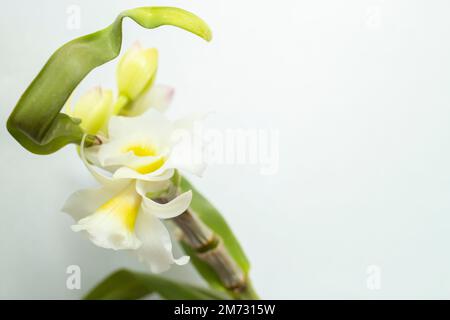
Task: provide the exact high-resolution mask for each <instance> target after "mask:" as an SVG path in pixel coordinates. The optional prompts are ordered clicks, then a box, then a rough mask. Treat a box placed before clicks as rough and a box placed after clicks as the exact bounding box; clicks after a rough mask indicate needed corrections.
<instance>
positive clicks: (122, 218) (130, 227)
mask: <svg viewBox="0 0 450 320" xmlns="http://www.w3.org/2000/svg"><path fill="white" fill-rule="evenodd" d="M135 188H136V187H135V183H134V182H133V183H130V184H129V185H128V186H127V187H126V188H124V189H123V190H121V191H120V192H119V193H118V194H116V195H114V196H113V197H112V198H110V199H109V200H107V201H106V202H105V203H103V204H102V205H101V206H99V207H98V208H97V209H96V210H95V211H94V213H93V214H91V215H89V216H87V217H85V218H83V219H81V220H80V221H78V223H77V224H76V225H74V226H72V230H74V231H76V232H78V231H86V232H88V234H89V237H90V239H91V241H92V242H94V243H95V244H96V245H98V246H99V247H103V248H107V249H114V250H120V249H137V248H139V246H140V245H141V241H140V240H139V239H138V238H137V237H136V235H135V233H134V227H135V223H136V217H137V215H138V212H139V209H140V206H141V202H142V198H141V196H140V195H139V194H137V193H136V191H135Z"/></svg>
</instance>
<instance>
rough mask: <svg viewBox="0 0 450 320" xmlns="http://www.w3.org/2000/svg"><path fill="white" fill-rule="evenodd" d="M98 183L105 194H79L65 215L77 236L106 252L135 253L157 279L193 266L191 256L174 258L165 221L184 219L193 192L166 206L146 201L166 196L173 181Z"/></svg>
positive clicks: (99, 191) (68, 203)
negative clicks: (158, 275) (156, 195)
mask: <svg viewBox="0 0 450 320" xmlns="http://www.w3.org/2000/svg"><path fill="white" fill-rule="evenodd" d="M91 170H92V169H91ZM99 177H100V178H99ZM97 178H99V180H100V181H101V182H102V186H101V187H100V188H96V189H84V190H80V191H77V192H75V193H74V194H72V195H71V196H70V197H69V199H68V200H67V201H66V203H65V205H64V207H63V209H62V210H63V211H64V212H66V213H68V214H70V215H71V216H72V217H73V218H74V219H75V220H76V221H78V222H77V224H75V225H74V226H72V230H74V231H76V232H79V231H85V232H86V233H87V235H88V237H89V239H90V240H91V241H92V242H93V243H94V244H96V245H97V246H99V247H102V248H107V249H113V250H126V249H128V250H136V253H137V255H138V257H139V259H140V260H141V261H143V262H144V263H146V264H147V265H148V266H149V267H150V269H151V271H152V272H155V273H159V272H163V271H165V270H167V269H168V268H169V267H170V265H171V264H173V263H175V264H178V265H183V264H186V263H187V262H188V261H189V257H187V256H182V257H180V258H178V259H176V258H174V256H173V254H172V242H171V239H170V235H169V232H168V231H167V229H166V227H165V225H164V224H163V223H162V222H161V220H165V219H171V218H174V217H176V216H178V215H180V214H182V213H183V212H184V211H185V210H186V209H187V208H188V207H189V204H190V202H191V199H192V193H191V191H188V192H185V193H183V194H181V195H179V196H178V197H176V198H175V199H173V200H172V201H170V202H168V203H165V204H161V203H158V202H155V201H153V200H151V199H150V198H149V197H147V195H149V194H154V193H155V192H161V191H164V190H166V189H167V188H168V187H169V186H170V181H161V182H157V183H155V182H145V181H136V180H133V179H120V180H113V179H110V178H106V177H101V176H99V175H97Z"/></svg>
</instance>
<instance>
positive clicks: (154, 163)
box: [123, 143, 166, 174]
mask: <svg viewBox="0 0 450 320" xmlns="http://www.w3.org/2000/svg"><path fill="white" fill-rule="evenodd" d="M123 152H124V153H128V152H133V153H134V154H135V155H136V156H138V157H156V158H155V159H152V160H149V162H148V163H145V164H142V163H140V164H138V165H130V166H129V167H130V168H132V169H134V170H136V171H137V172H139V173H140V174H147V173H150V172H153V171H156V170H158V169H159V168H161V167H162V165H163V164H164V162H165V161H166V159H165V158H164V157H163V156H159V157H157V156H158V152H157V149H156V148H155V147H154V146H153V145H152V144H149V143H136V144H131V145H128V146H126V147H125V148H123Z"/></svg>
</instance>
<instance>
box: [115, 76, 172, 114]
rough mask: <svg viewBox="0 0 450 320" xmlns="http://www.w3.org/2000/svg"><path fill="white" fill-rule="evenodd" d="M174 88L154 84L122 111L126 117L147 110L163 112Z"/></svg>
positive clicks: (169, 101) (170, 100) (167, 105)
mask: <svg viewBox="0 0 450 320" xmlns="http://www.w3.org/2000/svg"><path fill="white" fill-rule="evenodd" d="M174 92H175V90H174V88H173V87H170V86H166V85H161V84H159V85H155V86H153V87H152V88H151V89H150V90H149V91H147V92H146V93H145V94H143V95H141V96H140V97H139V98H138V99H137V100H136V101H135V102H134V103H133V104H132V105H131V106H130V108H127V109H126V110H123V111H122V113H123V114H124V115H126V116H128V117H136V116H139V115H142V114H143V113H145V112H146V111H147V110H149V109H150V110H151V109H155V110H158V111H160V112H164V111H166V110H167V108H168V107H169V104H170V103H171V102H172V99H173V95H174Z"/></svg>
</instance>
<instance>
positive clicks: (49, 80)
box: [7, 7, 211, 154]
mask: <svg viewBox="0 0 450 320" xmlns="http://www.w3.org/2000/svg"><path fill="white" fill-rule="evenodd" d="M125 17H129V18H131V19H132V20H134V21H135V22H136V23H138V24H139V25H141V26H142V27H144V28H147V29H153V28H156V27H159V26H162V25H172V26H176V27H179V28H182V29H184V30H187V31H189V32H192V33H194V34H196V35H198V36H199V37H201V38H203V39H205V40H207V41H209V40H211V31H210V29H209V27H208V25H207V24H206V23H205V22H204V21H203V20H201V19H200V18H199V17H197V16H196V15H194V14H192V13H190V12H188V11H185V10H182V9H178V8H173V7H142V8H135V9H131V10H126V11H124V12H122V13H121V14H119V16H118V17H117V18H116V20H115V21H114V22H113V23H112V24H111V25H110V26H108V27H106V28H105V29H103V30H100V31H97V32H95V33H91V34H88V35H86V36H83V37H80V38H77V39H74V40H72V41H70V42H68V43H66V44H65V45H63V46H62V47H61V48H59V49H58V50H56V51H55V53H53V55H52V56H51V57H50V59H49V60H48V61H47V63H46V64H45V66H44V67H43V68H42V70H41V71H40V72H39V74H38V75H37V77H36V78H35V79H34V80H33V82H32V83H31V84H30V86H29V87H28V88H27V89H26V91H25V92H24V93H23V95H22V97H21V98H20V100H19V102H18V103H17V105H16V107H15V108H14V110H13V112H12V114H11V116H10V117H9V119H8V123H7V128H8V131H9V132H10V133H11V135H12V136H13V137H14V138H15V139H16V140H17V141H18V142H19V143H20V144H21V145H22V146H23V147H24V148H26V149H27V150H29V151H31V152H33V153H37V154H49V153H52V152H55V151H57V150H59V149H60V148H62V147H63V146H65V145H66V144H68V143H79V142H80V141H81V138H82V136H83V132H82V130H81V129H80V127H79V125H78V122H77V121H76V120H74V119H72V118H70V117H69V116H67V115H65V114H61V113H59V112H60V110H61V109H62V107H63V106H64V104H65V102H66V101H67V99H68V98H69V96H70V95H71V93H72V92H73V90H74V89H75V88H76V87H77V85H78V84H79V83H80V82H81V80H83V79H84V78H85V77H86V75H87V74H88V73H89V72H90V71H92V70H93V69H94V68H96V67H98V66H100V65H102V64H104V63H106V62H108V61H110V60H112V59H114V58H115V57H117V56H118V55H119V53H120V48H121V45H122V20H123V19H124V18H125ZM90 139H92V137H90ZM88 142H89V139H88Z"/></svg>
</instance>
